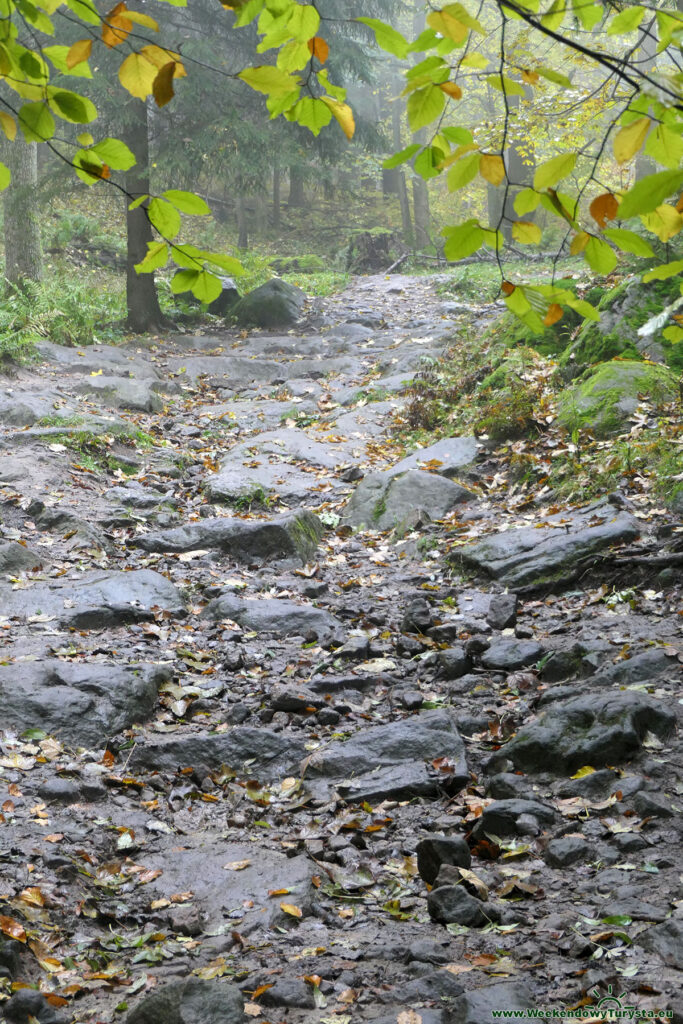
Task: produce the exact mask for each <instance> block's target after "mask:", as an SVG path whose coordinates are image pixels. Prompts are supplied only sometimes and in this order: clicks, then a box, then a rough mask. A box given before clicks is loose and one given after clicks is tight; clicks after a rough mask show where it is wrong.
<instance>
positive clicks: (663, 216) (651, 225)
mask: <svg viewBox="0 0 683 1024" xmlns="http://www.w3.org/2000/svg"><path fill="white" fill-rule="evenodd" d="M640 219H641V220H642V222H643V224H644V225H645V227H646V228H647V229H648V231H651V232H652V234H653V235H656V236H657V238H658V239H659V240H660V242H668V241H669V239H670V238H673V237H674V235H677V234H678V232H679V231H680V230H681V228H683V217H682V216H681V214H680V213H679V212H678V210H677V209H676V208H675V207H674V206H670V205H669V204H668V203H663V204H662V205H661V206H658V207H657V209H656V210H653V211H652V213H644V214H641V217H640Z"/></svg>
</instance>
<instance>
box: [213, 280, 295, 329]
mask: <svg viewBox="0 0 683 1024" xmlns="http://www.w3.org/2000/svg"><path fill="white" fill-rule="evenodd" d="M305 301H306V295H305V293H304V292H302V291H301V289H300V288H296V287H295V286H294V285H293V284H289V283H288V282H287V281H281V280H280V278H277V277H274V278H273V279H272V280H271V281H266V283H265V284H262V285H261V286H260V287H259V288H254V290H253V291H251V292H248V293H247V294H246V295H245V296H244V297H243V298H241V299H240V300H239V302H238V303H237V304H236V305H235V306H233V308H232V310H231V312H232V315H233V316H234V317H235V318H236V319H237V321H238V323H241V324H245V325H246V326H250V325H253V324H255V325H256V326H257V327H287V326H288V325H289V324H294V323H296V321H297V320H298V319H299V316H300V315H301V310H302V308H303V305H304V303H305Z"/></svg>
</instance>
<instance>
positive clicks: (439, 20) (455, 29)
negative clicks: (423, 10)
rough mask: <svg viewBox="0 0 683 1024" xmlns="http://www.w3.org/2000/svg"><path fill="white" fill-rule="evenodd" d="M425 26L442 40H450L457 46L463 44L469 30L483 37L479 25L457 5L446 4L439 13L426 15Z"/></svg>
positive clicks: (482, 30)
mask: <svg viewBox="0 0 683 1024" xmlns="http://www.w3.org/2000/svg"><path fill="white" fill-rule="evenodd" d="M427 24H428V25H429V27H430V28H433V29H434V31H435V32H438V33H439V35H441V36H443V37H444V39H450V40H451V41H452V42H454V43H457V44H458V45H459V46H460V45H462V44H463V43H464V42H465V40H466V39H467V36H468V35H469V33H470V30H473V31H475V32H479V33H481V34H482V35H484V29H483V28H482V25H481V23H480V22H479V21H477V19H476V18H473V17H472V15H471V14H470V13H469V11H467V10H466V8H465V7H463V5H462V4H459V3H457V4H448V5H447V6H446V7H443V8H442V9H441V10H440V11H432V12H431V13H430V14H428V15H427Z"/></svg>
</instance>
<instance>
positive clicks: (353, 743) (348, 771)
mask: <svg viewBox="0 0 683 1024" xmlns="http://www.w3.org/2000/svg"><path fill="white" fill-rule="evenodd" d="M437 757H448V758H449V760H451V761H452V762H453V772H452V773H449V774H448V780H449V783H450V784H451V785H453V786H455V785H459V786H460V787H462V786H463V785H465V783H466V782H467V781H468V779H469V772H468V770H467V763H466V760H465V747H464V744H463V741H462V739H461V738H460V736H459V734H458V732H457V730H456V728H455V726H454V725H453V721H452V719H451V717H450V715H448V713H447V712H445V711H422V712H419V713H418V714H416V715H411V716H409V717H407V718H404V719H402V720H399V721H396V722H389V723H388V724H387V725H376V726H372V727H370V728H369V729H361V730H359V731H358V732H357V733H355V734H354V735H353V736H351V737H350V738H349V739H348V740H345V741H344V742H339V741H335V742H333V743H330V744H329V746H327V747H323V748H322V749H320V750H315V751H313V753H312V754H311V755H310V757H309V758H308V759H307V762H306V768H305V771H306V778H313V779H315V778H321V777H323V778H336V779H346V778H349V777H355V776H357V775H362V774H363V773H365V772H371V771H373V769H375V768H384V767H387V766H391V765H402V764H406V763H414V762H416V761H418V762H425V761H432V760H434V759H435V758H437Z"/></svg>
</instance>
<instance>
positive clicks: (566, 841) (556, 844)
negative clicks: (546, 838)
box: [545, 836, 589, 868]
mask: <svg viewBox="0 0 683 1024" xmlns="http://www.w3.org/2000/svg"><path fill="white" fill-rule="evenodd" d="M588 851H589V846H588V843H587V842H586V840H585V839H582V838H579V836H563V837H562V838H561V839H551V841H550V842H549V843H548V845H547V846H546V850H545V860H546V864H549V865H550V867H551V868H566V867H568V866H569V865H570V864H575V863H576V861H577V860H585V859H586V857H587V856H588Z"/></svg>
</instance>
